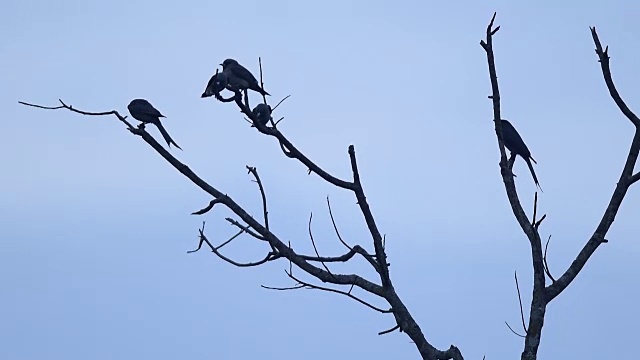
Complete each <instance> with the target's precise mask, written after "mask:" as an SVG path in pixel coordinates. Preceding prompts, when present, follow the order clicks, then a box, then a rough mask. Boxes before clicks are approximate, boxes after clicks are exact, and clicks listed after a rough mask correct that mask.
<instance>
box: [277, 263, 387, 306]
mask: <svg viewBox="0 0 640 360" xmlns="http://www.w3.org/2000/svg"><path fill="white" fill-rule="evenodd" d="M287 276H289V277H290V278H291V279H293V280H295V281H297V282H298V283H299V284H302V285H304V286H305V287H307V288H310V289H316V290H323V291H327V292H333V293H336V294H342V295H344V296H347V297H349V298H351V299H353V300H355V301H357V302H359V303H361V304H362V305H364V306H366V307H368V308H370V309H373V310H375V311H378V312H380V313H383V314H388V313H391V312H393V310H392V309H389V310H384V309H381V308H379V307H377V306H375V305H371V304H369V303H368V302H366V301H364V300H362V299H360V298H359V297H357V296H355V295H353V294H351V293H349V292H345V291H342V290H337V289H331V288H327V287H323V286H318V285H313V284H310V283H307V282H304V281H302V280H300V279H298V278H296V277H295V276H293V274H292V273H290V272H287Z"/></svg>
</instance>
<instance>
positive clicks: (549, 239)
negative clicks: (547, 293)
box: [542, 235, 556, 282]
mask: <svg viewBox="0 0 640 360" xmlns="http://www.w3.org/2000/svg"><path fill="white" fill-rule="evenodd" d="M549 241H551V235H549V238H548V239H547V243H546V245H545V246H544V255H543V256H542V260H544V272H545V274H547V276H548V277H549V279H551V281H552V282H556V279H554V278H553V276H551V271H550V270H549V264H548V263H547V249H548V248H549Z"/></svg>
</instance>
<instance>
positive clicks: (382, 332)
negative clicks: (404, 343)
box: [378, 325, 402, 335]
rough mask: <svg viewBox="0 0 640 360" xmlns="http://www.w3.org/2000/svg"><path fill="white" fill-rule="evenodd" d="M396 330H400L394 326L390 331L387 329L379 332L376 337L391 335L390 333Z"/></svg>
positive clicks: (398, 326) (397, 326)
mask: <svg viewBox="0 0 640 360" xmlns="http://www.w3.org/2000/svg"><path fill="white" fill-rule="evenodd" d="M398 329H400V325H396V326H394V327H392V328H391V329H387V330H384V331H380V332H379V333H378V335H385V334H389V333H392V332H394V331H396V330H398ZM400 331H401V332H402V330H400Z"/></svg>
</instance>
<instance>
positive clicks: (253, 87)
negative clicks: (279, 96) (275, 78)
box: [250, 84, 271, 96]
mask: <svg viewBox="0 0 640 360" xmlns="http://www.w3.org/2000/svg"><path fill="white" fill-rule="evenodd" d="M250 89H251V90H254V91H257V92H259V93H260V94H261V95H269V96H271V94H269V93H268V92H266V91H265V89H263V88H261V87H260V85H259V84H255V85H254V86H252V87H250Z"/></svg>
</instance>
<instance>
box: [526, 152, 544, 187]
mask: <svg viewBox="0 0 640 360" xmlns="http://www.w3.org/2000/svg"><path fill="white" fill-rule="evenodd" d="M524 160H525V161H526V162H527V166H529V170H530V171H531V176H533V182H535V183H536V186H537V187H538V189H540V191H542V187H541V186H540V183H539V182H538V177H537V176H536V172H535V171H534V170H533V165H532V164H531V160H530V159H529V158H526V159H524ZM542 192H544V191H542Z"/></svg>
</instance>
